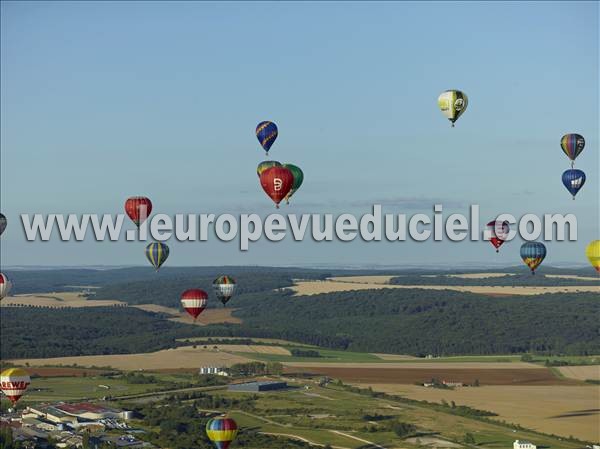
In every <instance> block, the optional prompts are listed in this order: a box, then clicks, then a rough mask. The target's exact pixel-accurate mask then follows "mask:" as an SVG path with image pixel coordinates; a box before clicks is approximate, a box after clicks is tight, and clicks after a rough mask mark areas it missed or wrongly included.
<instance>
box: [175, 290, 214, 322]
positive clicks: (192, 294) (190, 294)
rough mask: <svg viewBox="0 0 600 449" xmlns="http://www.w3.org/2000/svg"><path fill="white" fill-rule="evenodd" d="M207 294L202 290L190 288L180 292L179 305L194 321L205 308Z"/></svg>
mask: <svg viewBox="0 0 600 449" xmlns="http://www.w3.org/2000/svg"><path fill="white" fill-rule="evenodd" d="M207 301H208V295H207V294H206V292H205V291H204V290H200V289H199V288H192V289H190V290H186V291H184V292H183V293H182V294H181V305H182V306H183V308H184V309H185V311H186V312H187V313H189V314H190V315H191V316H192V317H193V318H194V321H196V318H198V316H199V315H200V314H201V313H202V312H203V311H204V309H206V302H207Z"/></svg>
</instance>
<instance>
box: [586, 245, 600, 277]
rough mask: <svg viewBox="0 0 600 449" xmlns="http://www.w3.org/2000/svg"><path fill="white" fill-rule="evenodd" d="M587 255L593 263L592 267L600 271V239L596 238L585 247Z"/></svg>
mask: <svg viewBox="0 0 600 449" xmlns="http://www.w3.org/2000/svg"><path fill="white" fill-rule="evenodd" d="M585 255H586V256H587V258H588V260H589V261H590V263H591V264H592V267H594V268H595V270H596V271H597V272H598V273H600V240H594V241H593V242H591V243H590V244H589V245H588V246H587V248H586V249H585Z"/></svg>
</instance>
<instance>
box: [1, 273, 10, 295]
mask: <svg viewBox="0 0 600 449" xmlns="http://www.w3.org/2000/svg"><path fill="white" fill-rule="evenodd" d="M11 288H12V283H11V282H10V281H9V280H8V278H7V277H6V275H5V274H4V273H0V300H1V299H2V298H5V297H7V296H8V294H9V293H10V289H11Z"/></svg>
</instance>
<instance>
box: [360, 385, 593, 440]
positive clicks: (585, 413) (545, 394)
mask: <svg viewBox="0 0 600 449" xmlns="http://www.w3.org/2000/svg"><path fill="white" fill-rule="evenodd" d="M361 385H362V386H363V387H366V386H370V387H372V388H373V389H374V390H375V391H382V392H386V393H393V394H401V395H403V396H406V397H408V398H411V399H417V400H426V401H431V402H441V401H442V400H445V401H447V402H450V401H454V402H456V404H457V405H468V406H470V407H474V408H477V409H481V410H488V411H491V412H494V413H497V414H498V416H496V417H493V418H492V419H498V420H505V421H507V422H511V423H516V424H520V425H522V426H524V427H527V428H530V429H533V430H537V431H540V432H544V433H553V434H556V435H562V436H569V435H573V436H575V437H577V438H580V439H583V440H586V441H598V440H599V439H600V426H598V422H599V421H600V410H599V407H598V404H600V387H598V386H594V385H589V386H588V385H576V386H575V385H573V386H560V385H552V386H512V385H496V386H485V387H463V388H456V389H454V390H440V389H436V388H425V387H419V386H416V385H397V384H361Z"/></svg>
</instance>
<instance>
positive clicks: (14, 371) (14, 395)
mask: <svg viewBox="0 0 600 449" xmlns="http://www.w3.org/2000/svg"><path fill="white" fill-rule="evenodd" d="M29 384H31V379H30V377H29V374H27V372H26V371H25V370H23V369H21V368H8V369H6V370H4V371H2V373H0V390H2V393H4V395H5V396H6V397H7V398H8V399H9V400H10V402H12V404H13V407H14V406H15V405H16V404H17V401H18V400H19V399H21V396H23V395H24V394H25V391H27V387H29Z"/></svg>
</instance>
